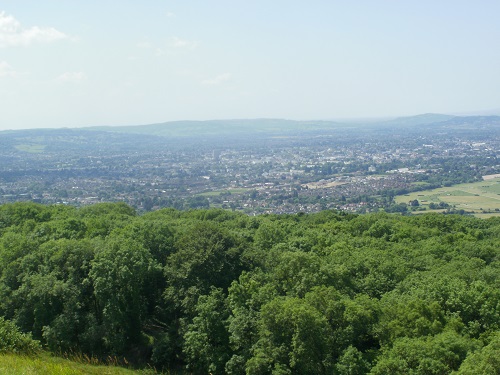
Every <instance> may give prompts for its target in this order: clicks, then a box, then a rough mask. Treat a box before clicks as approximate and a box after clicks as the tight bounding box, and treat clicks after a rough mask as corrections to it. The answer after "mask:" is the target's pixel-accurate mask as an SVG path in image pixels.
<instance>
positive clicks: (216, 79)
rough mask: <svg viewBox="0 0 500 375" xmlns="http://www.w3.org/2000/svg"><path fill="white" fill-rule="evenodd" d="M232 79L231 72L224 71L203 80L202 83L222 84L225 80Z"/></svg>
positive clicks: (210, 84)
mask: <svg viewBox="0 0 500 375" xmlns="http://www.w3.org/2000/svg"><path fill="white" fill-rule="evenodd" d="M230 79H231V73H223V74H219V75H218V76H216V77H214V78H211V79H206V80H204V81H202V82H201V83H202V85H209V86H216V85H220V84H222V83H224V82H227V81H229V80H230Z"/></svg>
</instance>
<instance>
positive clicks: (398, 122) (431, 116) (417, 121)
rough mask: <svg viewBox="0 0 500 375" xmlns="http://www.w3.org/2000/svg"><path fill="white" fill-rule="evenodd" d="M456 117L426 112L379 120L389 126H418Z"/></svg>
mask: <svg viewBox="0 0 500 375" xmlns="http://www.w3.org/2000/svg"><path fill="white" fill-rule="evenodd" d="M453 118H455V116H452V115H442V114H439V113H424V114H422V115H416V116H408V117H398V118H395V119H393V120H388V121H384V122H379V123H377V124H379V125H385V126H387V125H389V126H417V125H428V124H435V123H440V122H444V121H448V120H451V119H453Z"/></svg>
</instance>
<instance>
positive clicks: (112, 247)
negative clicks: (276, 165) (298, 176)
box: [0, 203, 500, 374]
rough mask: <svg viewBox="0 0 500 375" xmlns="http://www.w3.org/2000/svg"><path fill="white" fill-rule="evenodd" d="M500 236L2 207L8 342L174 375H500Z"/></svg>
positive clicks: (441, 218) (118, 210)
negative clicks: (180, 374)
mask: <svg viewBox="0 0 500 375" xmlns="http://www.w3.org/2000/svg"><path fill="white" fill-rule="evenodd" d="M499 236H500V221H499V220H498V219H489V220H478V219H475V218H472V217H464V216H455V215H438V214H430V215H421V216H415V217H404V216H392V215H390V214H388V213H378V214H370V215H365V216H356V215H351V214H343V213H338V212H334V211H324V212H321V213H319V214H311V215H305V214H299V215H282V216H279V215H263V216H257V217H247V216H245V215H242V214H241V213H237V212H230V211H224V210H192V211H185V212H181V211H176V210H173V209H166V210H160V211H156V212H150V213H147V214H145V215H143V216H137V215H136V213H135V212H134V210H133V209H131V208H130V207H128V206H126V205H124V204H121V203H119V204H100V205H96V206H89V207H85V208H81V209H75V208H70V207H66V206H42V205H37V204H33V203H26V204H13V205H4V206H0V316H1V317H3V318H0V319H1V320H0V326H1V327H3V328H1V329H3V331H2V332H3V333H2V334H4V335H7V336H6V337H7V338H6V339H3V340H0V345H2V344H4V343H8V342H11V341H8V340H12V339H15V338H17V339H19V340H20V341H18V342H20V343H25V344H26V345H28V347H30V346H29V345H35V346H34V348H35V347H36V348H38V347H39V345H40V344H38V343H37V342H36V341H32V340H31V339H30V336H29V335H32V337H34V338H35V339H37V340H40V343H41V345H43V346H45V347H46V348H48V349H50V350H51V351H52V352H56V353H79V352H82V353H84V354H83V355H88V356H96V357H99V358H106V357H107V356H113V355H120V356H123V357H126V360H127V361H128V362H130V363H133V364H135V365H138V366H140V365H144V366H146V365H148V364H149V365H152V366H155V367H156V368H158V369H163V370H165V371H167V372H168V371H170V372H171V373H175V372H176V371H188V372H190V373H199V374H205V373H213V374H223V373H227V374H303V373H311V374H323V373H324V374H331V373H335V374H365V373H372V374H386V373H395V374H450V373H454V372H455V373H463V374H472V373H484V374H486V373H488V374H489V373H500V370H499V364H498V360H497V358H498V356H499V353H498V352H499V350H500V349H499V347H500V344H499V340H498V337H499V336H498V332H500V256H499V255H500V250H499V249H500V246H499V238H500V237H499ZM21 332H25V333H21ZM23 340H24V341H23ZM6 345H7V344H6ZM8 345H11V344H8ZM20 345H21V344H20ZM23 345H24V344H23ZM21 346H22V345H21ZM9 350H11V349H9ZM16 350H17V349H16ZM28 351H29V350H28Z"/></svg>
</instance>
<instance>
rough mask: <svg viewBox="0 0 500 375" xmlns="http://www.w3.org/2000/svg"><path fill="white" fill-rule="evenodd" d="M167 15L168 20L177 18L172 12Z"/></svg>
mask: <svg viewBox="0 0 500 375" xmlns="http://www.w3.org/2000/svg"><path fill="white" fill-rule="evenodd" d="M165 15H166V16H167V17H168V18H172V17H175V13H172V12H167V13H165Z"/></svg>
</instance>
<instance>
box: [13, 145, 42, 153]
mask: <svg viewBox="0 0 500 375" xmlns="http://www.w3.org/2000/svg"><path fill="white" fill-rule="evenodd" d="M14 147H15V148H16V149H18V150H19V151H24V152H29V153H30V154H39V153H42V152H43V151H44V150H45V147H46V145H40V144H27V143H24V144H20V145H16V146H14Z"/></svg>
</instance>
